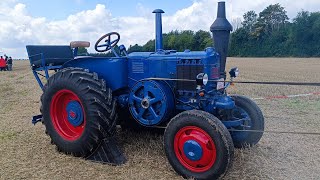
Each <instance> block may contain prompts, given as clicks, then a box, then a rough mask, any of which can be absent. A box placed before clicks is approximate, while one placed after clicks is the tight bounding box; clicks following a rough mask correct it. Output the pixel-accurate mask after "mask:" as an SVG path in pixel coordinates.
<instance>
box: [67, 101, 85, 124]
mask: <svg viewBox="0 0 320 180" xmlns="http://www.w3.org/2000/svg"><path fill="white" fill-rule="evenodd" d="M66 111H67V113H68V121H69V123H70V124H72V125H73V126H74V127H78V126H80V125H81V124H82V123H83V114H82V107H81V105H80V103H79V102H77V101H70V102H69V103H68V105H67V108H66Z"/></svg>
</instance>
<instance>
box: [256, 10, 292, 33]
mask: <svg viewBox="0 0 320 180" xmlns="http://www.w3.org/2000/svg"><path fill="white" fill-rule="evenodd" d="M288 20H289V18H288V16H287V11H286V10H285V9H284V7H282V6H281V5H280V4H274V5H270V6H268V7H267V8H266V9H264V10H263V11H262V12H261V13H259V18H258V19H257V23H256V28H255V29H256V35H258V36H261V35H263V33H264V34H267V35H269V34H271V32H272V31H274V30H279V29H280V28H281V27H283V26H284V25H285V24H286V23H288Z"/></svg>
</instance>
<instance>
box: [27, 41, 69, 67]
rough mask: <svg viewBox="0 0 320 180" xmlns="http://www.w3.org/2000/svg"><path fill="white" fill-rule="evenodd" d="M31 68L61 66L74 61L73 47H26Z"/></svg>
mask: <svg viewBox="0 0 320 180" xmlns="http://www.w3.org/2000/svg"><path fill="white" fill-rule="evenodd" d="M26 48H27V52H28V56H29V60H30V63H31V66H33V67H36V68H37V67H44V66H60V65H63V64H64V63H66V62H67V61H70V60H73V59H74V55H73V51H72V49H71V46H67V45H66V46H49V45H29V46H26Z"/></svg>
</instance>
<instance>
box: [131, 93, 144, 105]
mask: <svg viewBox="0 0 320 180" xmlns="http://www.w3.org/2000/svg"><path fill="white" fill-rule="evenodd" d="M132 98H133V100H134V101H137V102H138V103H141V102H142V98H139V97H138V96H136V95H133V97H132Z"/></svg>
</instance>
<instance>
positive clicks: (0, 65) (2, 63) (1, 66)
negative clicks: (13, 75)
mask: <svg viewBox="0 0 320 180" xmlns="http://www.w3.org/2000/svg"><path fill="white" fill-rule="evenodd" d="M6 68H7V63H6V60H5V59H3V57H2V56H0V71H5V70H6Z"/></svg>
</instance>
